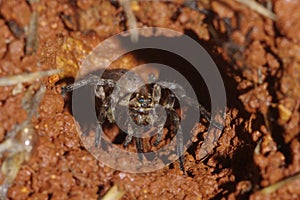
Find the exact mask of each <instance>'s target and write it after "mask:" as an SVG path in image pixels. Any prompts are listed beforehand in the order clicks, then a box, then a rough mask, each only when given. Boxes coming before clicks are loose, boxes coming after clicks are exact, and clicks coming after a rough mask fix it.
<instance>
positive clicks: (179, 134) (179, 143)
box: [167, 107, 184, 172]
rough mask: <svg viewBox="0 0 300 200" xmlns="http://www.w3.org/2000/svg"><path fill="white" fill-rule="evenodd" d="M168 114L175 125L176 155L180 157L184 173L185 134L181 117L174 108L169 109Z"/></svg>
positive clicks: (181, 168)
mask: <svg viewBox="0 0 300 200" xmlns="http://www.w3.org/2000/svg"><path fill="white" fill-rule="evenodd" d="M167 112H168V113H169V115H170V117H171V120H172V122H173V124H174V132H175V134H176V144H177V145H176V153H177V156H178V158H179V159H178V161H179V165H180V170H181V171H183V172H184V156H183V133H182V129H181V125H180V117H179V115H178V114H177V112H176V111H175V110H174V108H172V107H169V108H167Z"/></svg>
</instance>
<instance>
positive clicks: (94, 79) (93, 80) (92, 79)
mask: <svg viewBox="0 0 300 200" xmlns="http://www.w3.org/2000/svg"><path fill="white" fill-rule="evenodd" d="M85 85H92V86H110V87H114V86H115V82H114V81H113V80H110V79H101V78H99V77H98V76H95V75H90V76H89V77H88V78H86V79H83V80H80V81H77V82H75V83H73V84H70V85H68V86H65V87H62V88H61V89H62V94H65V93H67V92H71V91H73V90H76V89H78V88H81V87H83V86H85Z"/></svg>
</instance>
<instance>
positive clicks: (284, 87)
mask: <svg viewBox="0 0 300 200" xmlns="http://www.w3.org/2000/svg"><path fill="white" fill-rule="evenodd" d="M257 2H259V3H260V4H261V5H264V6H265V7H267V6H268V5H269V6H270V9H271V10H272V11H273V12H274V13H275V15H276V20H272V19H270V18H268V17H265V16H263V15H261V14H259V13H258V12H257V11H255V10H253V9H250V8H248V7H247V6H245V5H243V4H241V3H239V2H238V1H235V0H212V1H206V0H203V1H201V0H200V1H197V2H196V3H193V2H191V1H187V2H185V1H184V0H176V1H172V2H171V1H134V2H133V3H132V4H131V8H132V11H133V13H134V15H135V17H136V19H137V26H138V27H143V26H158V27H166V28H169V29H173V30H176V31H180V32H182V33H185V34H187V35H189V36H191V37H192V38H193V39H195V40H196V41H198V42H199V43H200V44H201V45H202V46H203V47H205V49H206V50H207V51H208V52H209V54H210V55H211V57H212V58H213V59H214V61H215V63H216V64H217V66H218V68H219V70H220V71H221V73H222V77H223V79H224V84H225V87H226V91H227V94H228V96H227V109H226V120H225V121H226V123H225V128H224V130H223V132H222V135H221V137H220V138H219V140H218V143H217V145H216V147H215V148H214V149H213V152H211V153H210V154H209V155H208V156H207V157H206V158H205V159H204V160H199V156H197V155H198V154H197V153H198V152H199V151H200V148H201V144H202V140H203V138H205V137H206V135H207V123H204V122H205V121H204V122H203V123H199V124H197V125H196V128H195V129H194V135H195V138H194V139H193V148H190V149H189V150H188V151H187V152H185V154H184V156H185V164H184V166H185V169H186V172H187V173H186V174H185V175H183V173H182V171H180V168H179V164H178V163H177V162H175V163H173V164H171V165H169V166H166V167H164V168H163V169H161V170H158V171H155V172H151V173H142V174H134V173H127V172H122V171H117V170H115V169H112V168H109V167H107V166H105V165H104V164H103V163H101V162H99V161H98V160H97V159H95V158H94V157H93V156H92V155H91V154H90V153H89V151H87V150H86V149H85V148H84V145H83V143H82V141H81V140H80V137H79V135H78V132H77V129H76V127H75V123H74V118H73V116H72V114H71V111H70V109H69V108H70V104H71V102H70V99H69V98H64V97H63V96H62V95H61V87H62V86H65V85H66V84H69V83H70V78H71V79H72V78H74V77H75V74H76V72H77V71H78V69H79V68H80V64H81V62H82V60H83V59H84V58H85V57H86V56H87V55H88V53H89V52H90V51H91V50H92V49H93V48H94V47H95V46H96V45H97V44H98V43H100V42H101V41H103V40H104V39H106V38H108V37H110V36H112V35H114V34H117V33H120V32H121V31H124V30H127V27H128V26H129V25H128V21H127V19H126V15H125V13H124V9H123V7H122V6H120V4H119V3H118V2H117V1H108V0H104V1H92V0H77V1H76V0H74V1H73V0H72V1H71V0H69V1H68V0H63V1H58V0H39V1H38V0H36V1H34V0H31V1H25V0H9V1H8V0H2V1H1V0H0V77H1V78H3V77H6V76H10V75H17V74H21V73H23V72H36V71H44V70H48V69H56V68H59V69H63V70H64V73H63V74H60V76H57V75H54V76H50V77H48V78H44V79H42V81H40V83H41V84H42V83H43V84H45V85H46V92H45V96H44V98H43V100H42V102H41V104H40V106H39V114H38V116H35V117H34V118H33V120H32V124H33V125H34V128H35V131H36V134H37V136H38V142H37V143H36V144H35V146H34V152H33V153H32V155H31V158H30V160H29V161H27V162H24V163H23V164H22V166H21V168H20V170H19V172H18V174H17V176H16V178H15V179H14V182H13V184H12V185H11V186H10V187H9V190H8V193H7V198H8V199H18V200H21V199H39V200H43V199H51V200H54V199H60V200H61V199H100V198H102V197H103V196H105V194H106V193H107V192H108V191H109V190H110V189H111V188H112V187H113V186H114V185H117V186H118V187H119V188H121V189H122V190H124V192H125V193H124V195H123V197H122V199H198V200H200V199H231V200H233V199H252V200H258V199H289V200H290V199H300V180H299V179H293V180H292V181H286V182H284V184H282V185H281V186H280V187H278V188H276V189H274V191H270V190H267V192H266V190H263V189H264V188H267V187H268V186H272V185H273V184H276V183H277V182H279V181H284V180H289V179H288V178H290V177H292V176H294V175H296V174H297V173H299V172H300V153H299V152H300V112H299V111H300V1H299V0H294V1H288V0H259V1H257ZM30 23H31V25H30V26H29V24H30ZM28 27H30V28H28ZM141 62H143V61H141V60H138V59H137V58H136V57H135V56H134V55H132V54H129V55H127V56H125V57H123V59H120V60H119V61H117V63H114V65H115V66H117V67H119V68H127V69H129V68H132V66H135V65H137V64H138V63H141ZM83 70H85V69H83ZM86 70H90V69H86ZM31 84H32V82H26V83H23V84H22V85H21V86H20V85H19V86H18V87H17V86H16V85H12V86H2V87H0V140H1V141H2V142H3V141H5V135H6V134H7V133H9V132H10V131H11V130H12V129H13V127H14V125H18V124H22V122H23V121H24V120H26V118H27V114H26V111H25V110H24V109H23V108H22V98H23V97H24V94H25V92H26V88H28V87H29V86H30V85H31ZM36 90H37V89H36ZM133 147H134V146H133ZM2 162H3V159H2ZM120 162H122V160H120ZM124 162H125V161H124ZM4 178H5V177H4V175H2V180H3V179H4ZM275 186H276V185H275ZM267 189H268V188H267Z"/></svg>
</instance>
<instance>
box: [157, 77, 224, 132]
mask: <svg viewBox="0 0 300 200" xmlns="http://www.w3.org/2000/svg"><path fill="white" fill-rule="evenodd" d="M157 83H158V84H159V85H161V86H162V87H164V88H168V89H170V90H171V91H176V95H178V96H176V97H177V98H178V99H182V100H184V101H185V102H186V103H188V104H189V105H191V106H192V107H194V108H198V109H199V112H200V114H202V115H203V117H204V118H205V119H206V120H207V121H209V123H211V125H213V126H214V127H215V128H217V129H220V130H222V129H223V126H222V125H221V124H219V123H217V122H215V121H213V120H211V114H210V112H208V111H207V110H206V109H205V108H204V107H203V106H202V105H201V104H199V103H198V101H195V100H194V99H192V98H190V97H188V96H187V95H186V93H185V90H184V88H183V87H182V86H181V85H179V84H177V83H171V82H166V81H159V82H157Z"/></svg>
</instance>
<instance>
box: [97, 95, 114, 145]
mask: <svg viewBox="0 0 300 200" xmlns="http://www.w3.org/2000/svg"><path fill="white" fill-rule="evenodd" d="M110 102H111V99H110V97H107V98H106V99H104V100H103V103H102V105H101V107H100V111H99V115H98V118H97V127H96V137H95V147H99V144H100V143H101V133H102V129H101V127H102V125H103V124H104V122H105V119H106V118H107V116H108V110H109V107H110Z"/></svg>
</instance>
